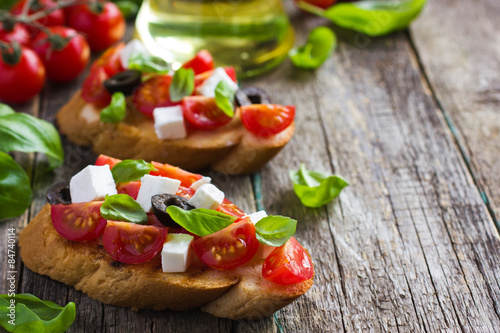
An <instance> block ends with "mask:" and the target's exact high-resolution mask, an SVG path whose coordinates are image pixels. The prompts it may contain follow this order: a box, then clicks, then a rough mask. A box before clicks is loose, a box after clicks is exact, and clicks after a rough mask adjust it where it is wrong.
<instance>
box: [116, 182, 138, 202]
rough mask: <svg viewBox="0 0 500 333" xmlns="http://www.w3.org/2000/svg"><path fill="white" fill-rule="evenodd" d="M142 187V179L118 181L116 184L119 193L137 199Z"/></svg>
mask: <svg viewBox="0 0 500 333" xmlns="http://www.w3.org/2000/svg"><path fill="white" fill-rule="evenodd" d="M140 189H141V181H140V180H135V181H132V182H127V183H118V184H117V185H116V190H117V191H118V193H119V194H127V195H128V196H130V197H132V199H134V200H136V199H137V195H138V194H139V190H140Z"/></svg>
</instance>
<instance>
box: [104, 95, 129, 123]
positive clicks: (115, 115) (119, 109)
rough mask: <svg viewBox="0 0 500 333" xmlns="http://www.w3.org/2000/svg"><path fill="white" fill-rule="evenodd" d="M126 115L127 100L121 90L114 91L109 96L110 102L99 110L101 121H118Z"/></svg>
mask: <svg viewBox="0 0 500 333" xmlns="http://www.w3.org/2000/svg"><path fill="white" fill-rule="evenodd" d="M126 115H127V102H126V101H125V95H124V94H123V93H122V92H115V93H114V94H113V96H112V98H111V103H109V105H108V106H107V107H105V108H104V109H103V110H102V111H101V121H102V122H103V123H119V122H120V121H122V120H123V119H125V116H126Z"/></svg>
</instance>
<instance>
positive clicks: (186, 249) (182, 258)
mask: <svg viewBox="0 0 500 333" xmlns="http://www.w3.org/2000/svg"><path fill="white" fill-rule="evenodd" d="M192 241H193V236H191V235H187V234H168V237H167V241H166V242H165V244H163V249H162V250H161V267H162V268H163V271H164V272H166V273H182V272H185V271H186V270H187V268H188V267H189V265H190V264H191V262H192V260H193V250H192V249H191V246H190V245H191V242H192Z"/></svg>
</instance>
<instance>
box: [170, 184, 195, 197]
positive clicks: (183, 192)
mask: <svg viewBox="0 0 500 333" xmlns="http://www.w3.org/2000/svg"><path fill="white" fill-rule="evenodd" d="M194 192H195V190H193V189H192V188H191V187H184V186H182V185H181V186H179V188H178V189H177V193H175V194H177V195H179V196H181V197H184V198H186V199H191V197H192V196H193V195H194Z"/></svg>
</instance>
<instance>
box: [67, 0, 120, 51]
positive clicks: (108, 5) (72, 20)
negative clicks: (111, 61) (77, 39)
mask: <svg viewBox="0 0 500 333" xmlns="http://www.w3.org/2000/svg"><path fill="white" fill-rule="evenodd" d="M67 21H68V25H69V26H70V27H72V28H73V29H76V30H78V31H80V32H82V33H83V34H84V35H85V36H86V38H87V41H88V42H89V45H90V49H91V50H92V51H101V50H104V49H106V48H108V47H110V46H111V45H113V44H114V43H116V42H117V41H119V40H120V39H122V38H123V35H124V34H125V19H124V18H123V15H122V13H121V12H120V10H119V9H118V7H117V6H116V5H115V4H114V3H112V2H93V3H90V4H85V5H79V6H75V7H74V8H73V9H72V10H71V11H69V16H68V20H67Z"/></svg>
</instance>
